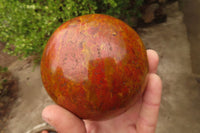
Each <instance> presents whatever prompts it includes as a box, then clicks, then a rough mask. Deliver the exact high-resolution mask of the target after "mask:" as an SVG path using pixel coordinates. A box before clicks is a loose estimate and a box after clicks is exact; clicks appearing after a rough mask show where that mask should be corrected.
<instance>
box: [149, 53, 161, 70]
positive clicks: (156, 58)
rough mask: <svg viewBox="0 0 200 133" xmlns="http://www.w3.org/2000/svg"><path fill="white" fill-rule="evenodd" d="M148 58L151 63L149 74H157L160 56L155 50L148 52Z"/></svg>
mask: <svg viewBox="0 0 200 133" xmlns="http://www.w3.org/2000/svg"><path fill="white" fill-rule="evenodd" d="M147 58H148V62H149V72H150V73H156V72H157V67H158V62H159V56H158V54H157V53H156V51H154V50H151V49H149V50H147Z"/></svg>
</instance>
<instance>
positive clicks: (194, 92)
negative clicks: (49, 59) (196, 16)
mask: <svg viewBox="0 0 200 133" xmlns="http://www.w3.org/2000/svg"><path fill="white" fill-rule="evenodd" d="M166 13H167V15H168V18H167V22H165V23H162V24H159V25H155V26H151V27H148V28H141V29H139V30H138V31H139V34H140V36H141V38H142V40H143V42H144V44H145V45H146V47H147V48H151V49H154V50H156V51H157V52H158V54H159V56H160V64H159V67H158V74H159V75H160V76H161V78H162V80H163V95H162V102H161V108H160V114H159V121H158V126H157V130H156V133H169V132H172V133H199V131H200V112H199V110H200V103H199V101H200V97H199V96H200V85H199V84H198V83H197V81H196V80H195V78H194V76H193V73H192V65H191V64H192V63H191V54H190V49H191V44H190V41H189V40H188V33H187V29H186V26H185V23H184V22H183V13H182V12H180V11H179V6H178V4H177V3H174V4H172V5H169V6H168V7H167V8H166ZM6 58H7V57H6ZM3 60H5V61H3ZM13 60H15V59H13ZM5 62H6V59H5V58H4V59H1V55H0V63H5ZM10 62H12V61H10ZM5 65H8V66H9V67H8V68H9V71H11V73H12V74H13V75H14V77H17V81H18V87H19V88H20V90H19V92H18V98H17V100H16V101H15V104H14V105H13V108H12V109H11V111H10V114H9V115H11V116H12V117H10V119H9V120H8V123H7V126H5V127H4V133H36V132H32V131H33V130H37V129H38V128H41V127H43V126H46V124H45V123H44V122H43V120H42V118H41V112H42V110H43V108H44V107H45V106H47V105H49V104H52V103H53V102H52V100H51V99H50V98H49V96H48V95H47V94H46V92H45V90H44V88H43V86H42V82H41V77H40V67H39V66H36V67H34V69H33V66H32V64H31V63H30V62H29V61H28V60H21V61H20V60H17V61H14V62H12V64H9V63H8V64H6V63H5ZM0 127H1V126H0Z"/></svg>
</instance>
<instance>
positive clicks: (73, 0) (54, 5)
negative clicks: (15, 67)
mask: <svg viewBox="0 0 200 133" xmlns="http://www.w3.org/2000/svg"><path fill="white" fill-rule="evenodd" d="M142 4H143V0H123V1H122V0H1V1H0V31H1V32H0V40H1V41H3V42H6V48H5V51H6V52H7V53H9V54H12V55H17V56H19V57H28V56H32V55H34V56H35V57H37V59H40V57H41V54H42V51H43V49H44V46H45V45H46V43H47V40H48V39H49V37H50V35H51V34H52V33H53V31H54V30H55V29H56V28H57V27H59V26H60V25H61V24H62V23H64V22H65V21H67V20H69V19H71V18H73V17H76V16H80V15H85V14H92V13H102V14H108V15H112V16H115V17H117V18H120V19H128V20H129V19H130V18H131V17H134V16H136V17H140V16H141V15H140V11H139V8H140V7H141V6H142Z"/></svg>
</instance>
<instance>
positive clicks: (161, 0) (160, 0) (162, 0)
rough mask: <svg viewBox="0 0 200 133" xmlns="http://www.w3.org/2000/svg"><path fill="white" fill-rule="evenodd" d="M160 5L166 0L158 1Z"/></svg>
mask: <svg viewBox="0 0 200 133" xmlns="http://www.w3.org/2000/svg"><path fill="white" fill-rule="evenodd" d="M158 2H159V3H165V2H166V0H158Z"/></svg>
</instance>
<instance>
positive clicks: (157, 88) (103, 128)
mask: <svg viewBox="0 0 200 133" xmlns="http://www.w3.org/2000/svg"><path fill="white" fill-rule="evenodd" d="M147 56H148V61H149V74H148V76H147V86H146V89H145V92H144V94H143V97H141V98H140V99H139V100H138V102H137V103H136V104H135V105H134V106H133V107H131V108H130V109H129V110H127V111H126V112H125V113H123V114H121V115H119V116H117V117H114V118H112V119H109V120H104V121H89V120H81V119H79V118H78V117H76V116H75V115H74V114H73V113H71V112H69V111H67V110H66V109H64V108H62V107H60V106H58V105H50V106H47V107H46V108H45V109H44V110H43V112H42V117H43V119H44V120H45V121H46V122H47V123H49V124H50V125H52V126H53V127H54V128H55V129H56V131H57V132H58V133H154V132H155V129H156V125H157V119H158V113H159V107H160V101H161V93H162V81H161V79H160V77H159V76H158V75H156V74H155V73H156V71H157V66H158V61H159V58H158V55H157V53H156V52H155V51H153V50H147Z"/></svg>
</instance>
